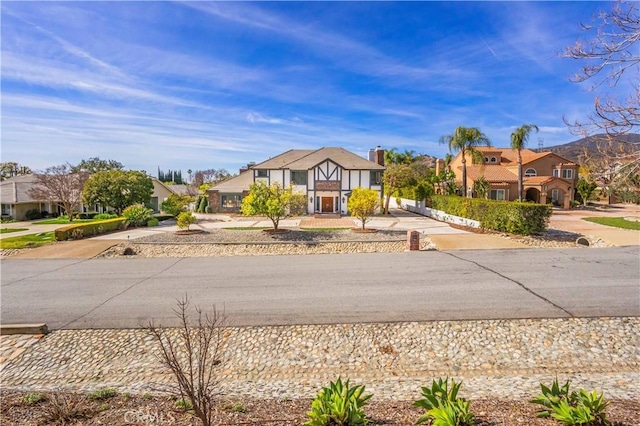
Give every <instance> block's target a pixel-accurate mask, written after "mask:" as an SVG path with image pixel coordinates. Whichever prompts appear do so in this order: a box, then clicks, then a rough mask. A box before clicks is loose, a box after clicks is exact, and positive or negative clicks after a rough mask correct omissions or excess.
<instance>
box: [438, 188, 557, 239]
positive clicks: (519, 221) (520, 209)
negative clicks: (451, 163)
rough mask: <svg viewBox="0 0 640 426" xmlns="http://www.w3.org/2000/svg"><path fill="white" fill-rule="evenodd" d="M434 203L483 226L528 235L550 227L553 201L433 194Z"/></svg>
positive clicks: (446, 211)
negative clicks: (504, 199)
mask: <svg viewBox="0 0 640 426" xmlns="http://www.w3.org/2000/svg"><path fill="white" fill-rule="evenodd" d="M430 204H431V207H432V208H434V209H436V210H441V211H443V212H445V213H448V214H452V215H455V216H460V217H464V218H467V219H473V220H477V221H478V222H480V226H481V227H482V228H483V229H493V230H496V231H503V232H511V233H513V234H523V235H529V234H532V233H535V232H543V231H545V230H546V229H547V226H548V224H549V218H550V217H551V212H552V210H551V205H549V204H533V203H520V202H517V201H496V200H486V199H484V198H465V197H459V196H455V195H433V196H432V197H431V199H430Z"/></svg>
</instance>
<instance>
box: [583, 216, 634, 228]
mask: <svg viewBox="0 0 640 426" xmlns="http://www.w3.org/2000/svg"><path fill="white" fill-rule="evenodd" d="M582 220H586V221H587V222H593V223H599V224H600V225H606V226H614V227H616V228H622V229H633V230H636V231H640V222H635V221H631V220H625V218H624V217H583V218H582Z"/></svg>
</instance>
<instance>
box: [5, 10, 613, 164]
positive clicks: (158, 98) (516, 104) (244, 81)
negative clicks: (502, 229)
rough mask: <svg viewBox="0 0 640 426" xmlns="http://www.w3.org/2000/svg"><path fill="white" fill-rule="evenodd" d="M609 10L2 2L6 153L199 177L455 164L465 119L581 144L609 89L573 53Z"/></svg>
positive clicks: (489, 130)
mask: <svg viewBox="0 0 640 426" xmlns="http://www.w3.org/2000/svg"><path fill="white" fill-rule="evenodd" d="M611 4H612V3H606V2H605V3H602V2H506V3H500V2H446V3H441V2H395V3H391V2H246V3H245V2H242V3H239V2H191V3H189V2H186V3H185V2H11V1H3V2H2V3H1V6H0V7H1V10H2V16H1V18H2V22H1V24H2V34H1V35H2V124H1V126H2V128H1V130H2V146H1V147H2V151H1V158H2V161H17V162H19V163H21V164H24V165H27V166H30V167H31V168H33V169H36V170H39V169H43V168H45V167H48V166H51V165H56V164H61V163H64V162H67V161H68V162H71V163H77V162H79V161H80V160H81V159H83V158H89V157H94V156H98V157H100V158H103V159H114V160H118V161H120V162H122V163H124V165H125V167H126V168H129V169H137V170H146V171H147V172H149V173H151V174H154V175H155V173H156V171H157V168H158V167H160V168H162V169H165V170H166V169H169V168H171V169H174V170H175V169H182V170H183V175H184V173H186V170H187V169H192V170H198V169H208V168H226V169H228V170H229V171H231V172H236V171H237V169H238V167H239V166H241V165H243V164H246V163H247V162H249V161H256V162H259V161H263V160H265V159H267V158H269V157H271V156H274V155H277V154H279V153H281V152H283V151H286V150H288V149H291V148H305V149H309V148H320V147H323V146H342V147H345V148H347V149H349V150H351V151H353V152H356V153H358V154H361V155H363V156H364V155H366V152H367V151H368V149H369V148H374V147H376V146H377V145H380V146H382V147H384V148H392V147H396V148H398V149H400V150H404V149H409V150H414V151H416V152H418V153H426V154H430V155H435V156H443V155H444V154H445V153H446V152H447V148H446V147H445V146H443V145H439V143H438V140H439V138H440V137H441V136H442V135H445V134H449V133H451V132H452V131H453V130H454V129H455V127H456V126H459V125H464V126H477V127H479V128H480V129H481V130H482V131H484V132H485V133H486V134H487V135H488V136H489V138H490V139H491V140H492V142H493V145H494V146H507V145H508V144H509V135H510V134H511V132H512V131H513V130H514V129H515V128H516V127H517V126H520V125H522V124H525V123H527V124H528V123H534V124H537V125H538V126H539V127H540V133H539V134H538V135H534V136H533V137H532V138H531V141H530V147H532V148H537V146H538V139H541V140H543V141H544V146H552V145H557V144H563V143H567V142H570V141H572V140H575V139H577V138H576V137H575V136H573V135H571V134H570V133H569V132H568V130H567V128H566V126H565V125H564V123H563V116H564V117H566V118H568V119H577V118H578V119H579V118H584V117H585V116H586V115H587V114H588V113H589V112H590V111H591V110H592V108H593V99H594V93H593V92H590V91H589V86H588V85H586V84H583V85H578V84H575V83H571V82H569V80H568V77H569V76H570V75H571V74H573V73H575V72H578V71H579V69H580V63H578V62H574V61H572V60H570V59H563V58H560V57H559V56H558V53H559V52H560V51H562V50H563V49H564V47H566V46H567V45H569V44H573V43H574V42H575V41H576V40H577V39H578V38H580V37H583V36H584V34H582V31H581V30H580V26H579V23H580V22H585V23H589V22H591V21H592V18H593V17H594V15H595V14H596V13H597V12H598V11H599V10H610V8H611Z"/></svg>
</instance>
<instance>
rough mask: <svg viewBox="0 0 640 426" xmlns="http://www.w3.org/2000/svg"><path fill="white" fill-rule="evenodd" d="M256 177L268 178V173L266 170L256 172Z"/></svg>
mask: <svg viewBox="0 0 640 426" xmlns="http://www.w3.org/2000/svg"><path fill="white" fill-rule="evenodd" d="M256 172H257V173H256V177H268V176H269V171H268V170H260V169H258V170H256Z"/></svg>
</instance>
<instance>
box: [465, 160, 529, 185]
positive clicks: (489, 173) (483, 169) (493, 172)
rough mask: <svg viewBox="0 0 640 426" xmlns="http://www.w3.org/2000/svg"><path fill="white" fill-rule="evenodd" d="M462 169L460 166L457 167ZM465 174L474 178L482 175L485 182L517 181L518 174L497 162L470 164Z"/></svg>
mask: <svg viewBox="0 0 640 426" xmlns="http://www.w3.org/2000/svg"><path fill="white" fill-rule="evenodd" d="M458 169H460V170H461V169H462V167H458ZM467 176H468V177H469V178H470V179H472V180H476V179H478V178H479V177H480V176H484V178H485V179H486V180H487V182H517V181H518V176H517V175H516V174H514V173H512V172H511V171H509V170H508V169H506V168H505V167H504V166H500V165H498V164H485V165H482V166H481V165H471V166H469V165H468V166H467Z"/></svg>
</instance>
